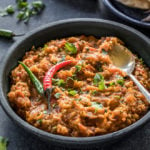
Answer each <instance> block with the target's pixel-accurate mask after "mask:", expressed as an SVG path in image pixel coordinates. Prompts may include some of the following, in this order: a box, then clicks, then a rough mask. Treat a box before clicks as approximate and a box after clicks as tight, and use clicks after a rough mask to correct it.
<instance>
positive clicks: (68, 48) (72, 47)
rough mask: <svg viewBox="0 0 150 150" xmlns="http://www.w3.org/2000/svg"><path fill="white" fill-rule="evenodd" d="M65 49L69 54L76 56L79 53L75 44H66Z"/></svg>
mask: <svg viewBox="0 0 150 150" xmlns="http://www.w3.org/2000/svg"><path fill="white" fill-rule="evenodd" d="M65 49H66V51H67V52H68V53H69V54H76V53H77V48H76V47H75V45H74V44H72V43H69V42H67V43H66V44H65Z"/></svg>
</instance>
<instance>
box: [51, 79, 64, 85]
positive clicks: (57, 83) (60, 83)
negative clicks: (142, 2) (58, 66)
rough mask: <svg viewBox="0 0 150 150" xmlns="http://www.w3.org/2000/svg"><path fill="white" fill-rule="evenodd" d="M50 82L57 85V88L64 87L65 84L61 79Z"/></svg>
mask: <svg viewBox="0 0 150 150" xmlns="http://www.w3.org/2000/svg"><path fill="white" fill-rule="evenodd" d="M52 82H53V83H54V84H55V85H57V86H59V87H60V86H62V87H63V86H64V85H65V84H66V83H65V81H64V80H63V79H54V78H53V79H52Z"/></svg>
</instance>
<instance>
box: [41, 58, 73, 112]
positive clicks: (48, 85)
mask: <svg viewBox="0 0 150 150" xmlns="http://www.w3.org/2000/svg"><path fill="white" fill-rule="evenodd" d="M71 63H72V61H71V60H68V61H63V62H61V63H59V64H56V65H55V66H53V67H52V68H50V69H49V70H48V71H47V73H46V75H45V77H44V80H43V87H44V91H45V95H46V96H47V97H48V110H49V111H50V97H51V93H52V78H53V76H54V74H55V73H56V72H57V71H58V70H59V69H61V68H63V67H65V66H67V65H69V64H71Z"/></svg>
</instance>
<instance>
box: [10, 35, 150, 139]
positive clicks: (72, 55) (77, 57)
mask: <svg viewBox="0 0 150 150" xmlns="http://www.w3.org/2000/svg"><path fill="white" fill-rule="evenodd" d="M115 44H121V45H124V44H123V42H122V41H121V40H119V39H118V38H115V37H102V38H101V39H96V38H95V37H93V36H88V37H86V36H79V37H69V38H63V39H58V40H52V41H50V42H48V43H46V44H45V45H44V47H43V48H38V49H35V47H32V49H31V50H30V51H29V52H26V54H25V56H24V57H23V60H22V62H20V64H19V65H18V66H17V67H16V68H15V69H14V70H12V72H11V80H12V82H11V89H10V92H9V93H8V98H9V101H10V104H11V106H12V107H13V109H14V110H15V111H16V112H17V113H18V114H19V115H20V116H21V117H22V118H23V119H24V120H26V121H27V122H28V123H30V124H31V125H33V126H35V127H37V128H40V129H42V130H45V131H47V132H51V133H53V134H60V135H64V136H73V137H87V136H96V135H102V134H106V133H110V132H114V131H117V130H119V129H122V128H125V127H127V126H129V125H130V124H132V123H134V122H136V121H137V120H138V119H140V118H141V117H142V116H143V115H144V114H145V113H146V112H147V111H148V107H149V104H148V102H147V101H146V99H145V97H144V96H143V94H142V93H141V92H140V91H139V89H138V88H137V86H136V85H135V84H134V83H133V81H132V80H131V79H130V78H129V77H128V76H127V75H126V74H125V73H124V72H122V71H121V70H120V69H118V68H115V67H114V66H113V65H112V62H111V60H110V58H109V55H108V51H110V50H112V47H113V46H114V45H115ZM134 57H135V59H136V66H135V70H134V75H135V77H136V78H137V79H138V80H139V81H140V83H141V84H142V85H143V86H144V87H145V88H146V89H147V90H150V71H149V68H147V67H146V66H145V65H144V64H143V61H142V60H141V59H139V58H137V56H134Z"/></svg>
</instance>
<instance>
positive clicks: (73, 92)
mask: <svg viewBox="0 0 150 150" xmlns="http://www.w3.org/2000/svg"><path fill="white" fill-rule="evenodd" d="M77 93H78V92H77V91H76V90H70V91H69V95H71V96H75V95H76V94H77Z"/></svg>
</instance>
